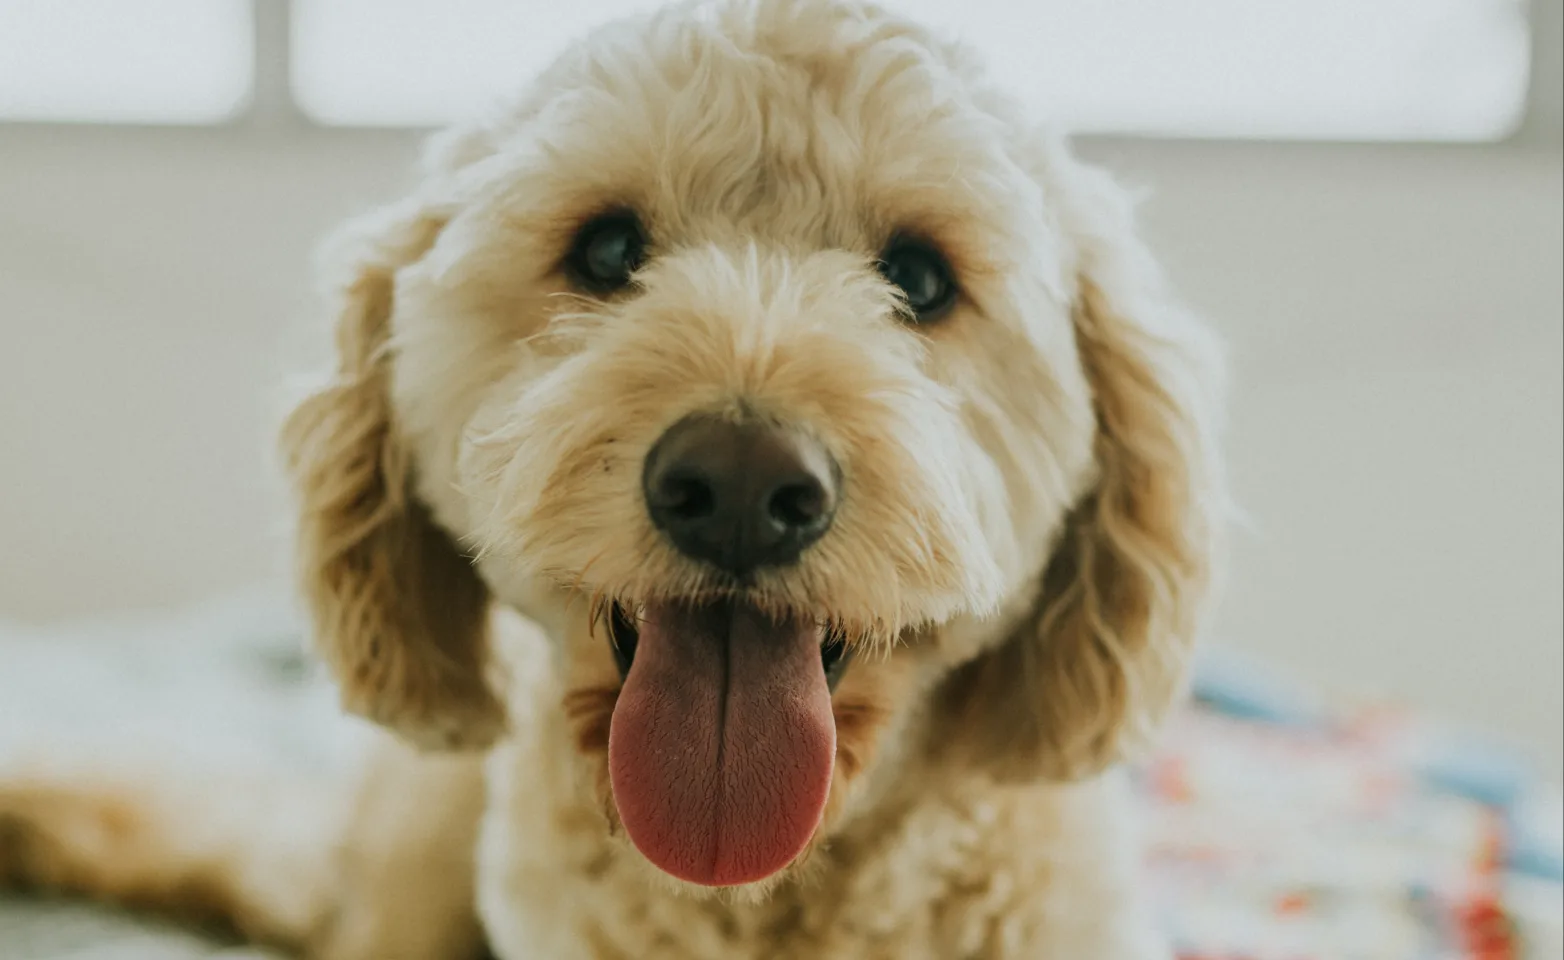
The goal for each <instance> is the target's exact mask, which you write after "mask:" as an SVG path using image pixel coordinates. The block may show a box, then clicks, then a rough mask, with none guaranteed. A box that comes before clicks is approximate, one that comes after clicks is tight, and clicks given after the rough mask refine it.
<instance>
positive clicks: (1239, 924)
mask: <svg viewBox="0 0 1564 960" xmlns="http://www.w3.org/2000/svg"><path fill="white" fill-rule="evenodd" d="M1195 689H1196V699H1195V703H1194V704H1193V705H1192V706H1191V707H1190V708H1189V709H1187V710H1186V711H1184V712H1183V713H1182V714H1181V715H1180V716H1178V717H1177V718H1175V720H1174V722H1173V724H1172V726H1171V729H1170V730H1169V731H1168V735H1167V737H1166V740H1165V741H1164V743H1163V745H1162V749H1161V750H1160V751H1159V753H1158V755H1157V757H1156V758H1155V759H1154V760H1153V761H1152V762H1151V763H1149V764H1147V765H1146V766H1145V767H1144V768H1142V769H1141V770H1139V771H1138V780H1139V783H1140V785H1141V788H1142V792H1143V795H1144V797H1145V798H1146V801H1147V802H1146V805H1145V806H1146V811H1147V824H1146V827H1147V831H1148V834H1149V836H1148V841H1149V842H1148V849H1147V876H1148V883H1149V885H1150V888H1151V894H1152V896H1153V897H1154V899H1155V901H1156V903H1157V904H1158V907H1159V909H1160V911H1161V914H1162V916H1163V918H1164V921H1165V923H1166V925H1167V928H1168V929H1169V931H1170V932H1171V933H1172V935H1173V936H1174V938H1175V943H1176V945H1177V947H1178V949H1179V955H1180V958H1181V960H1458V958H1459V960H1518V958H1522V957H1537V958H1557V957H1559V956H1560V955H1561V952H1564V950H1561V947H1560V926H1561V923H1564V920H1561V915H1564V887H1561V886H1560V883H1561V882H1564V867H1561V864H1560V848H1561V846H1564V841H1561V839H1560V831H1561V822H1564V805H1561V803H1560V800H1559V795H1558V792H1557V790H1553V789H1547V788H1545V787H1544V786H1543V785H1541V784H1539V783H1538V782H1536V780H1535V778H1533V777H1532V776H1531V775H1530V774H1529V771H1528V770H1527V769H1526V767H1525V765H1524V764H1521V763H1519V762H1517V761H1515V760H1514V759H1512V758H1510V757H1508V756H1506V754H1505V753H1504V752H1503V751H1502V750H1500V749H1498V748H1496V747H1494V746H1492V745H1488V744H1482V743H1472V742H1468V741H1463V740H1461V739H1458V738H1456V737H1452V736H1450V735H1449V734H1446V733H1441V732H1439V731H1437V730H1436V729H1435V728H1434V727H1433V726H1432V725H1431V724H1429V723H1427V722H1426V721H1424V720H1422V719H1420V718H1418V717H1417V716H1415V715H1414V714H1411V713H1409V712H1407V711H1403V710H1398V709H1395V708H1393V707H1388V706H1378V705H1376V706H1357V707H1336V708H1332V709H1327V708H1323V707H1321V706H1319V705H1317V704H1314V703H1311V702H1310V701H1309V700H1308V699H1307V698H1306V697H1305V696H1303V695H1302V693H1301V692H1300V691H1296V690H1290V689H1288V688H1287V686H1286V685H1285V684H1280V683H1277V682H1276V681H1275V680H1274V678H1271V677H1269V676H1268V675H1267V674H1266V673H1265V671H1263V670H1261V669H1259V668H1256V667H1254V666H1252V665H1247V664H1242V663H1240V662H1238V661H1235V660H1231V659H1222V660H1213V661H1210V662H1208V663H1207V664H1206V666H1205V669H1203V670H1202V671H1201V672H1200V674H1199V676H1198V677H1197V680H1196V688H1195Z"/></svg>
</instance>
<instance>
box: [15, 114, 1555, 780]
mask: <svg viewBox="0 0 1564 960" xmlns="http://www.w3.org/2000/svg"><path fill="white" fill-rule="evenodd" d="M1087 152H1089V153H1090V154H1092V155H1093V156H1096V157H1099V158H1102V159H1104V160H1106V161H1107V162H1109V163H1110V165H1112V166H1113V167H1115V168H1116V169H1119V170H1121V171H1123V172H1125V173H1126V174H1127V175H1128V176H1129V178H1130V179H1131V180H1132V181H1134V182H1136V183H1140V184H1143V185H1146V186H1149V187H1151V188H1153V190H1154V193H1153V196H1152V198H1151V199H1150V200H1149V201H1148V203H1147V205H1146V208H1145V215H1146V218H1147V223H1148V228H1149V230H1150V232H1151V234H1152V236H1153V238H1154V240H1155V241H1156V242H1157V245H1158V247H1159V249H1160V250H1162V251H1163V253H1164V255H1165V259H1166V261H1167V263H1168V265H1169V268H1170V270H1171V271H1172V273H1173V275H1174V277H1175V278H1176V279H1177V280H1178V281H1179V282H1180V284H1181V286H1182V287H1183V289H1184V290H1185V291H1186V292H1187V294H1188V297H1189V299H1191V300H1192V301H1193V302H1194V303H1195V304H1197V305H1198V306H1199V307H1201V308H1202V309H1203V310H1205V311H1206V313H1207V314H1209V315H1210V316H1211V317H1212V319H1213V321H1214V322H1215V323H1216V324H1217V325H1218V326H1219V327H1220V328H1221V329H1222V330H1223V331H1224V333H1225V334H1226V335H1227V336H1228V338H1229V340H1230V341H1231V343H1232V345H1233V348H1234V350H1233V357H1234V363H1235V367H1236V384H1235V390H1234V395H1233V398H1232V399H1233V408H1232V429H1231V434H1230V440H1231V455H1232V462H1233V469H1234V473H1235V479H1236V483H1237V487H1238V492H1239V495H1240V496H1241V497H1242V499H1243V501H1244V504H1245V506H1246V507H1247V508H1248V510H1249V511H1250V513H1251V515H1252V517H1253V520H1254V525H1255V530H1254V532H1253V533H1252V534H1249V535H1246V536H1245V537H1244V538H1243V539H1242V540H1241V541H1240V543H1239V551H1240V552H1239V564H1238V569H1237V571H1236V576H1235V578H1234V582H1233V584H1232V586H1231V591H1230V597H1229V601H1228V603H1227V606H1226V608H1225V611H1224V614H1223V616H1222V617H1221V620H1220V623H1219V630H1218V634H1219V637H1220V639H1221V641H1222V642H1225V643H1228V644H1230V645H1234V646H1239V647H1243V648H1246V649H1250V650H1254V651H1259V652H1263V653H1265V654H1266V655H1269V656H1272V657H1274V658H1275V659H1277V660H1279V661H1281V662H1283V663H1284V664H1287V665H1289V666H1290V667H1291V668H1292V669H1293V670H1295V671H1297V672H1299V673H1301V674H1303V675H1304V676H1307V677H1309V678H1314V679H1318V680H1321V681H1324V682H1326V683H1328V684H1331V685H1332V686H1334V687H1337V688H1344V689H1350V690H1361V691H1375V690H1377V691H1383V692H1390V693H1394V694H1396V695H1399V696H1402V697H1405V698H1408V699H1411V700H1412V701H1414V702H1417V703H1421V704H1425V705H1427V706H1430V707H1433V708H1436V709H1438V710H1440V711H1442V712H1443V713H1444V714H1445V715H1447V716H1450V717H1452V718H1453V719H1456V720H1460V721H1465V722H1470V723H1473V724H1476V725H1478V726H1480V727H1484V728H1488V729H1492V730H1496V731H1500V732H1503V733H1508V734H1511V735H1514V736H1517V737H1519V738H1521V739H1522V740H1523V741H1524V742H1525V743H1526V744H1528V746H1529V747H1530V748H1531V749H1532V750H1533V752H1534V753H1535V755H1536V756H1538V757H1539V758H1541V759H1543V760H1544V761H1545V762H1546V763H1547V764H1548V766H1549V767H1550V769H1552V770H1553V771H1554V772H1555V774H1557V773H1558V772H1559V771H1560V768H1561V766H1564V761H1561V752H1564V732H1561V731H1564V716H1561V708H1560V682H1561V681H1560V677H1561V674H1564V613H1561V610H1564V596H1561V591H1564V586H1561V585H1564V567H1561V556H1564V543H1561V537H1564V534H1561V530H1564V513H1561V497H1564V440H1561V437H1564V414H1561V411H1564V392H1561V362H1564V361H1561V355H1564V340H1561V335H1564V305H1561V293H1560V287H1561V276H1560V270H1561V268H1560V264H1561V259H1564V241H1561V203H1564V194H1561V174H1560V170H1561V158H1560V153H1559V152H1558V149H1557V148H1556V147H1551V148H1546V147H1544V148H1535V149H1531V150H1515V149H1509V150H1501V149H1480V148H1446V149H1433V148H1410V147H1408V148H1348V147H1303V146H1294V147H1285V146H1259V145H1248V146H1244V145H1227V146H1223V145H1214V144H1206V145H1195V144H1189V145H1182V146H1179V145H1167V144H1162V145H1151V144H1134V143H1096V144H1090V145H1088V150H1087ZM410 153H411V140H410V139H409V138H407V137H405V136H402V135H394V134H371V133H355V134H349V133H340V132H339V133H326V132H313V133H311V132H308V131H292V132H285V133H273V134H268V133H266V132H264V131H255V132H242V131H238V132H236V131H227V132H221V131H218V132H212V131H204V132H203V131H184V132H178V131H173V132H169V131H164V132H158V131H123V130H122V131H113V130H94V129H71V128H54V129H50V128H31V129H20V128H12V129H9V130H8V129H5V128H0V544H3V545H4V547H5V549H3V550H0V617H6V616H10V617H18V618H23V619H40V620H41V619H52V618H59V617H65V616H71V615H76V614H82V613H87V612H102V611H113V610H124V609H141V608H148V607H157V606H164V605H170V604H175V603H178V602H181V601H184V600H188V599H190V598H194V597H199V596H201V595H204V594H207V593H209V592H211V591H215V590H219V589H223V588H228V587H233V586H238V585H241V584H246V583H249V582H252V581H256V580H265V579H269V578H274V577H277V576H278V575H279V574H280V573H281V572H282V571H283V569H284V565H283V560H284V558H285V553H286V551H285V548H284V546H283V545H282V544H281V543H280V541H279V540H278V538H277V537H276V536H275V535H274V531H275V529H276V523H275V521H276V518H277V517H278V516H279V515H280V514H279V512H278V507H279V504H280V502H281V501H280V497H279V495H278V490H279V485H278V484H277V482H276V480H275V477H274V471H273V469H272V466H271V464H270V461H269V450H268V448H269V442H270V439H269V436H268V435H267V431H268V429H269V425H270V423H271V422H272V420H273V418H274V414H275V412H276V410H277V404H276V402H275V399H274V398H276V396H277V392H276V389H275V388H276V384H277V382H278V380H279V378H280V377H281V376H282V375H283V374H284V373H286V372H288V371H289V370H292V369H296V368H297V363H298V359H299V358H300V357H303V356H310V355H314V356H318V355H319V354H318V349H317V348H318V347H319V345H320V343H321V342H322V341H320V340H317V339H314V338H304V337H300V336H299V331H300V330H301V329H308V326H307V324H306V321H307V320H308V319H309V318H310V313H311V310H310V303H311V296H310V293H311V287H310V284H309V282H308V278H307V273H306V269H305V268H306V263H307V259H308V254H309V253H310V250H311V248H312V246H313V244H314V242H315V239H316V238H317V237H318V236H319V234H320V233H321V232H322V231H323V230H324V229H325V228H326V227H327V226H328V225H330V224H331V223H333V222H334V221H336V220H337V219H339V218H340V217H342V216H343V215H345V214H347V213H349V212H351V211H353V210H356V209H360V208H362V207H364V206H366V205H368V204H370V203H372V202H374V201H375V200H377V199H383V198H387V197H390V196H392V195H393V194H394V192H395V190H396V189H397V187H398V185H399V184H401V183H402V182H403V175H404V170H405V167H406V163H407V160H408V159H409V156H410Z"/></svg>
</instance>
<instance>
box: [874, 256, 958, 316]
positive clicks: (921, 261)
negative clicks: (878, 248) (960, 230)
mask: <svg viewBox="0 0 1564 960" xmlns="http://www.w3.org/2000/svg"><path fill="white" fill-rule="evenodd" d="M879 268H880V273H881V274H882V275H883V276H884V277H885V279H886V280H889V281H890V282H891V283H894V284H895V285H896V286H898V287H900V288H901V291H902V295H903V296H905V297H906V298H907V307H908V309H910V310H911V311H912V313H913V315H914V316H916V317H917V319H918V322H920V323H927V322H929V321H932V320H937V319H939V318H940V317H941V316H942V315H943V314H944V313H945V311H946V309H948V308H949V307H950V305H951V303H952V302H953V301H954V300H955V299H956V282H955V281H954V280H952V279H951V276H950V265H949V264H947V263H946V262H945V258H944V257H942V256H940V253H939V251H938V250H935V249H934V248H933V247H930V246H928V245H927V244H924V243H919V242H916V241H911V240H898V241H894V242H892V244H891V245H890V246H889V247H887V248H886V250H885V252H884V253H882V254H881V255H880V261H879Z"/></svg>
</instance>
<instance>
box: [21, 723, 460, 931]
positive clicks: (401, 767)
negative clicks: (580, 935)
mask: <svg viewBox="0 0 1564 960" xmlns="http://www.w3.org/2000/svg"><path fill="white" fill-rule="evenodd" d="M346 786H347V785H346V784H343V783H339V784H336V785H314V786H312V785H308V784H305V783H303V782H292V783H285V782H280V781H276V780H272V781H261V780H245V779H241V778H235V777H227V778H223V779H220V780H219V779H215V778H208V779H205V780H203V779H200V778H194V777H189V776H186V777H185V778H183V779H180V778H177V777H172V776H162V777H159V776H153V775H151V774H150V773H149V772H148V770H147V769H146V768H142V769H140V770H138V771H137V772H135V773H134V774H128V775H124V776H111V775H108V774H105V773H102V772H91V773H88V772H66V771H62V770H42V769H40V770H39V771H37V772H35V773H32V774H29V775H26V776H20V775H14V774H9V773H8V774H6V775H5V776H4V777H0V890H3V889H8V888H9V889H23V890H34V891H39V892H46V893H62V894H69V895H75V896H83V897H87V898H89V899H95V900H101V901H106V902H112V903H116V904H119V905H122V906H125V907H128V908H131V909H135V910H146V911H148V912H152V913H157V914H161V915H163V916H167V917H170V918H174V919H178V920H182V921H185V922H190V923H195V924H201V925H204V926H210V927H213V928H215V929H220V930H232V931H236V932H237V933H238V934H239V935H240V936H241V937H242V938H243V939H245V940H247V941H251V942H255V943H261V944H268V945H273V946H277V947H282V948H284V949H287V950H292V951H297V952H299V953H300V954H302V955H303V956H305V957H308V958H311V960H469V958H471V957H474V956H477V955H479V954H480V953H481V951H482V948H483V940H482V935H481V932H480V929H479V925H478V921H477V919H476V910H475V905H474V898H473V853H474V850H473V844H474V841H475V838H476V835H477V829H478V821H479V818H480V816H481V814H482V807H483V780H482V760H481V758H480V757H478V756H421V755H418V754H416V753H414V752H412V751H411V750H409V749H407V748H405V747H402V746H400V745H397V744H394V743H392V742H390V741H389V739H387V740H386V741H385V742H384V743H382V744H381V745H379V746H378V747H377V748H376V750H375V753H374V755H373V757H372V759H371V761H370V763H369V764H368V766H367V767H366V771H365V776H364V777H363V779H362V781H361V782H360V784H359V785H358V788H357V789H356V790H347V789H345V787H346Z"/></svg>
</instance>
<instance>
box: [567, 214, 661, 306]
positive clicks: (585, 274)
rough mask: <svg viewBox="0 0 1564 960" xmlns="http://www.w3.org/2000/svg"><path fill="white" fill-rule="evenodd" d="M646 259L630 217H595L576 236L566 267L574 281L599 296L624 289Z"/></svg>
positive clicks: (636, 222)
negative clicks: (599, 294)
mask: <svg viewBox="0 0 1564 960" xmlns="http://www.w3.org/2000/svg"><path fill="white" fill-rule="evenodd" d="M645 259H646V238H645V236H644V235H643V234H642V232H641V223H640V221H639V220H637V219H636V218H635V217H634V215H632V214H628V213H614V214H609V215H607V216H602V217H598V218H597V219H596V220H593V221H591V222H590V223H588V224H587V225H586V226H584V227H582V228H581V232H580V233H578V234H576V240H575V243H573V244H572V245H571V247H570V254H569V256H568V257H567V258H566V264H567V266H568V267H569V268H570V272H571V273H572V274H574V275H575V279H576V280H577V281H578V282H580V283H581V284H583V285H584V286H586V287H588V288H589V289H591V290H595V291H597V292H599V293H608V292H611V291H614V290H618V289H620V288H622V287H625V286H628V285H629V283H630V277H631V275H632V274H634V273H635V271H636V270H637V269H639V268H640V266H641V263H642V262H643V261H644V260H645Z"/></svg>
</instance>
